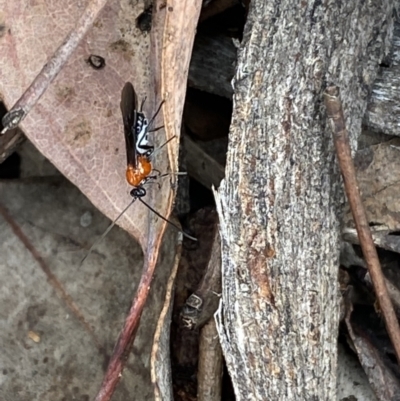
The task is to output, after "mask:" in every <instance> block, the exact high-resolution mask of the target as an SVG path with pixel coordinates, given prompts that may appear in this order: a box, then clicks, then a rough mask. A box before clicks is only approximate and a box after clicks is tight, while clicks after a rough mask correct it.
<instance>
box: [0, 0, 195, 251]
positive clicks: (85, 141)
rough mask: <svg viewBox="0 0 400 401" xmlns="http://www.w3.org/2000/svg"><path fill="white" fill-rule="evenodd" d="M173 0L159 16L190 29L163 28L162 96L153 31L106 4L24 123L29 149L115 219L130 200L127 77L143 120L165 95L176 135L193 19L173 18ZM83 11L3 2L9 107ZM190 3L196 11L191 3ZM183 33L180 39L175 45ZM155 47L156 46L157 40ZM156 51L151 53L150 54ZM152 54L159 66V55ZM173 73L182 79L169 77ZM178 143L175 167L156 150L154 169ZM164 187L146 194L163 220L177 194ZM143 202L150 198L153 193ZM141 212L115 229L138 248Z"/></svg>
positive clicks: (133, 12)
mask: <svg viewBox="0 0 400 401" xmlns="http://www.w3.org/2000/svg"><path fill="white" fill-rule="evenodd" d="M172 3H173V2H172ZM177 3H179V4H178V5H176V4H171V5H170V4H167V5H166V4H165V2H164V4H163V5H162V4H161V5H158V10H159V11H160V14H162V13H164V14H165V13H167V18H166V19H167V20H168V21H169V22H171V21H173V22H174V21H175V22H178V23H182V21H186V25H184V26H183V29H181V28H179V29H178V28H176V27H173V26H172V28H171V29H172V31H173V32H175V34H174V35H173V34H172V33H171V32H172V31H171V29H170V30H168V31H167V32H168V35H167V39H168V45H167V46H163V45H161V46H160V47H159V49H158V50H159V51H161V49H164V50H165V51H166V53H168V54H169V56H167V57H166V58H164V60H165V62H166V63H167V64H168V73H167V74H166V77H164V78H163V79H162V83H163V90H162V92H161V94H160V95H159V97H158V99H157V100H156V99H155V97H156V96H155V92H156V90H155V89H156V88H154V86H155V82H157V81H158V82H160V80H159V79H156V80H155V82H154V80H153V78H152V73H151V70H152V67H151V65H150V48H151V46H150V35H148V34H147V33H143V32H142V31H140V30H139V29H138V28H137V27H136V18H137V17H138V16H139V15H140V14H141V13H142V12H143V9H144V4H143V3H142V2H132V1H129V0H122V1H116V0H111V1H110V2H109V3H108V4H107V6H106V7H105V8H104V9H103V11H102V12H101V13H100V16H99V17H98V19H97V21H96V23H95V24H94V26H93V27H92V29H91V31H90V32H89V33H88V35H87V36H86V38H85V39H84V40H83V42H82V43H81V44H80V46H79V47H78V49H77V50H76V51H75V52H74V54H73V56H72V58H71V59H70V60H69V62H68V63H67V65H66V66H65V68H64V69H63V70H62V71H61V73H60V74H59V76H58V77H57V78H56V79H55V81H54V82H53V84H52V85H51V86H50V87H49V89H48V90H47V92H46V93H45V94H44V96H43V97H42V98H41V100H40V101H39V103H38V104H37V105H36V106H35V107H34V109H33V110H32V111H31V113H30V114H29V115H28V117H27V118H26V119H25V120H24V121H23V123H22V124H21V127H22V128H23V130H24V131H25V133H26V135H27V136H28V137H29V139H30V140H31V141H32V142H33V143H34V144H35V146H36V147H37V148H38V149H39V150H40V151H41V152H42V153H43V154H44V155H45V156H46V157H47V158H48V159H49V160H50V161H51V162H52V163H53V164H54V165H55V166H56V167H57V168H58V169H59V170H60V171H61V172H62V173H63V174H64V175H65V176H66V177H67V178H68V179H69V180H71V181H72V182H73V183H74V184H75V185H77V186H78V187H79V188H80V189H81V191H82V192H83V193H84V194H86V195H87V196H88V197H89V199H90V200H91V201H92V202H93V204H94V205H95V206H96V207H97V208H98V209H100V210H101V211H102V212H103V213H104V214H106V215H107V216H108V217H110V218H111V219H114V218H115V217H116V216H117V215H118V214H119V213H120V211H121V210H123V208H124V207H126V206H127V204H128V203H129V202H130V200H131V197H130V195H129V192H130V189H131V188H130V187H129V185H128V184H127V183H126V181H125V174H124V171H125V167H126V166H125V165H126V156H125V148H124V138H123V128H122V119H121V113H120V109H119V103H120V94H121V90H122V87H123V85H124V83H125V82H126V81H131V82H132V83H133V85H134V86H135V89H136V91H137V92H138V95H139V97H141V98H143V97H144V96H147V97H148V100H147V101H146V104H145V111H146V112H147V115H151V113H152V112H153V110H155V105H156V103H157V102H159V101H161V99H162V98H164V99H165V100H166V104H165V106H164V108H166V109H167V113H166V125H167V126H168V130H169V131H170V132H173V134H175V135H178V136H179V131H180V130H179V128H180V120H181V115H182V107H183V100H184V94H185V90H186V79H187V78H186V74H187V70H188V60H189V58H190V54H191V45H190V44H191V42H193V37H194V32H195V29H196V22H197V19H196V17H193V18H190V17H187V16H186V15H185V16H183V15H182V14H179V13H182V12H184V13H186V12H189V11H188V10H187V9H185V8H183V9H180V8H179V7H182V4H181V3H180V2H177ZM85 5H86V4H85V3H84V2H71V1H70V2H50V1H45V2H40V3H36V4H35V5H28V4H27V3H26V2H24V1H21V0H20V1H17V2H12V3H10V2H6V1H4V0H1V10H3V11H2V13H1V14H0V23H1V24H2V25H3V26H4V29H3V30H2V32H3V36H2V37H1V39H0V51H1V54H2V57H1V61H0V76H1V78H2V79H1V80H0V81H1V82H0V85H1V86H0V91H1V95H2V98H3V100H4V103H5V104H6V106H7V107H8V108H10V107H11V106H12V105H13V104H14V102H15V101H16V100H17V99H18V98H19V97H20V95H21V94H22V93H23V91H24V90H25V89H26V88H27V87H28V86H29V84H30V83H31V81H32V80H33V78H34V77H35V76H36V74H37V73H38V72H39V71H40V70H41V68H42V66H43V64H44V63H46V61H47V60H48V58H49V57H50V56H51V55H52V54H53V52H54V50H55V49H56V48H57V47H58V46H59V44H60V43H61V42H62V40H63V39H64V37H65V36H66V35H67V33H68V32H69V31H70V30H71V29H72V28H73V27H74V24H75V22H76V20H77V18H78V16H79V15H80V14H81V13H82V11H83V9H84V7H85ZM190 7H191V8H192V9H193V10H194V11H195V12H197V11H198V10H197V9H196V8H195V7H194V6H193V5H191V6H190ZM197 16H198V12H197ZM164 18H165V17H164ZM189 24H191V25H189ZM153 27H154V22H153ZM156 31H157V34H158V35H163V34H164V25H163V24H160V26H159V27H157V30H156ZM182 34H183V35H184V37H185V40H181V36H180V35H182ZM160 37H161V36H160ZM159 41H160V43H162V41H161V39H160V40H159ZM177 46H178V47H177ZM176 48H178V50H179V51H178V52H177V51H176ZM154 50H157V49H154V48H153V49H152V50H151V51H154ZM91 54H96V55H99V56H102V57H104V59H105V62H106V66H105V68H103V69H101V70H95V69H93V68H92V67H90V66H89V65H88V63H87V62H86V60H87V59H88V57H89V56H90V55H91ZM177 56H178V57H177ZM152 57H153V56H152ZM154 57H155V61H157V60H159V59H160V57H161V56H160V55H156V56H154ZM171 60H174V61H173V62H172V61H171ZM152 62H153V60H152ZM172 64H173V65H172ZM177 71H179V72H180V74H178V75H177V76H176V77H175V74H176V72H177ZM156 72H157V73H160V71H156ZM171 73H172V75H173V77H174V81H173V85H172V87H171V84H170V83H169V80H171V77H170V76H169V74H171ZM154 135H155V139H154V141H155V143H156V144H161V143H163V142H165V140H166V139H165V134H164V132H160V131H159V132H157V133H156V134H154ZM178 145H179V141H178V140H177V141H172V142H171V143H170V150H169V152H170V155H171V162H172V164H173V165H172V166H170V163H169V161H168V159H167V154H168V152H167V151H162V152H160V153H159V154H158V155H157V156H156V160H155V163H154V165H155V166H154V167H155V168H157V169H159V170H160V171H162V172H166V171H176V169H177V167H176V165H177V148H178ZM161 185H162V190H161V191H152V188H151V189H149V192H150V193H151V192H156V193H157V196H156V198H157V199H156V200H154V201H153V202H152V203H153V205H154V207H155V208H156V209H157V210H158V211H160V213H162V214H167V211H168V210H169V209H170V207H171V205H172V199H173V196H172V195H170V196H168V194H171V190H170V184H169V180H168V179H164V180H163V181H162V182H161ZM153 187H157V185H153ZM168 198H169V199H168ZM147 199H151V194H150V196H148V197H147ZM167 200H168V201H167ZM147 216H148V210H147V209H146V208H145V207H144V206H143V205H141V204H139V202H136V204H134V205H133V206H132V207H131V208H130V210H128V212H126V213H125V215H124V217H123V218H121V220H120V221H119V223H118V224H119V225H121V226H122V227H123V228H125V229H126V230H128V231H129V232H130V233H131V234H132V235H133V236H134V237H135V238H137V239H138V241H139V242H140V244H141V246H142V248H144V249H146V248H147V233H148V227H149V219H148V218H147ZM151 220H153V217H152V218H151Z"/></svg>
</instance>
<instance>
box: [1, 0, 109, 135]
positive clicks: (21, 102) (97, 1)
mask: <svg viewBox="0 0 400 401" xmlns="http://www.w3.org/2000/svg"><path fill="white" fill-rule="evenodd" d="M106 3H107V0H91V1H89V3H88V5H87V7H86V9H85V11H84V12H83V14H82V16H81V17H80V18H79V20H78V22H77V24H76V26H75V28H74V29H73V30H72V31H71V32H70V33H69V34H68V36H67V37H66V38H65V40H64V41H63V43H62V44H61V45H60V47H59V48H58V49H57V50H56V51H55V53H54V54H53V56H52V57H51V58H50V60H48V61H47V63H46V64H45V65H44V67H43V68H42V70H41V71H40V73H39V74H38V75H37V76H36V78H35V79H34V81H33V82H32V83H31V85H30V86H29V88H28V89H27V90H26V91H25V92H24V93H23V95H22V96H21V97H20V98H19V99H18V101H17V102H16V103H15V104H14V106H13V107H12V108H11V110H10V111H9V112H8V113H7V114H6V115H5V116H4V117H3V119H2V123H3V127H4V128H3V130H2V131H1V134H4V133H5V132H6V131H8V130H9V129H12V128H15V127H16V126H17V125H18V124H19V123H20V122H21V121H22V120H23V119H24V118H25V117H26V116H27V115H28V113H29V112H30V110H31V109H32V107H33V106H35V104H36V103H37V102H38V100H39V99H40V98H41V96H42V95H43V94H44V92H45V91H46V90H47V88H48V87H49V85H50V83H51V82H52V81H53V80H54V78H55V77H56V76H57V75H58V73H59V72H60V71H61V69H62V68H63V66H64V65H65V63H66V62H67V60H68V59H69V57H70V56H71V54H72V53H73V52H74V50H75V49H76V48H77V47H78V45H79V43H80V41H81V40H82V39H83V37H84V36H85V35H86V33H87V31H88V30H89V28H90V27H91V26H92V25H93V23H94V21H95V19H96V18H97V15H98V14H99V12H100V11H101V10H102V9H103V7H104V6H105V5H106Z"/></svg>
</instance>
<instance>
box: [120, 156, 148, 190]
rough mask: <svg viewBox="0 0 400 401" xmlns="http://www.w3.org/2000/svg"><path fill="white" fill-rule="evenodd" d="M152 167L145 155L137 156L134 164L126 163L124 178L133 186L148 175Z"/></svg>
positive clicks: (140, 182)
mask: <svg viewBox="0 0 400 401" xmlns="http://www.w3.org/2000/svg"><path fill="white" fill-rule="evenodd" d="M152 169H153V167H152V165H151V162H150V161H149V159H148V158H147V157H145V156H138V158H137V162H136V166H132V165H131V164H128V167H127V169H126V180H127V181H128V183H129V184H130V185H132V186H133V187H137V186H139V185H141V184H142V183H143V181H144V180H146V178H147V177H148V176H149V174H150V173H151V171H152Z"/></svg>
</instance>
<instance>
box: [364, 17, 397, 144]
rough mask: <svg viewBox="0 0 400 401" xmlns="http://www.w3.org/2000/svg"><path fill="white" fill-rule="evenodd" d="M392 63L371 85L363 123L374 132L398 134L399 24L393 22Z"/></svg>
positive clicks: (382, 69)
mask: <svg viewBox="0 0 400 401" xmlns="http://www.w3.org/2000/svg"><path fill="white" fill-rule="evenodd" d="M391 59H392V65H391V66H389V67H382V68H381V69H380V72H379V75H378V77H377V79H376V81H375V83H374V85H373V88H372V93H371V98H370V100H369V102H368V108H367V111H366V113H365V117H364V124H365V125H366V126H367V127H368V128H369V129H370V130H373V131H375V132H383V133H385V134H387V135H396V136H400V63H399V60H400V24H399V23H396V24H395V30H394V36H393V49H392V57H391Z"/></svg>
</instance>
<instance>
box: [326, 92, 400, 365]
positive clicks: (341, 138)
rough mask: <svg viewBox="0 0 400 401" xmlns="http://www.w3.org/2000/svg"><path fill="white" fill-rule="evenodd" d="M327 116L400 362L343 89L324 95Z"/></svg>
mask: <svg viewBox="0 0 400 401" xmlns="http://www.w3.org/2000/svg"><path fill="white" fill-rule="evenodd" d="M324 98H325V107H326V113H327V116H328V118H329V120H330V123H331V127H332V131H333V141H334V143H335V147H336V153H337V158H338V160H339V165H340V169H341V172H342V175H343V181H344V186H345V190H346V194H347V199H348V201H349V204H350V208H351V211H352V214H353V219H354V222H355V225H356V229H357V233H358V238H359V240H360V245H361V248H362V251H363V254H364V258H365V261H366V263H367V267H368V271H369V274H370V276H371V280H372V283H373V285H374V288H375V293H376V297H377V299H378V302H379V305H380V308H381V311H382V315H383V318H384V320H385V323H386V328H387V331H388V333H389V336H390V339H391V340H392V343H393V347H394V349H395V352H396V356H397V360H398V361H399V362H400V327H399V322H398V321H397V317H396V314H395V312H394V309H393V305H392V302H391V300H390V297H389V294H388V291H387V288H386V284H385V278H384V276H383V274H382V269H381V266H380V263H379V259H378V254H377V252H376V248H375V245H374V242H373V240H372V235H371V230H370V228H369V225H368V221H367V217H366V214H365V210H364V207H363V204H362V201H361V196H360V192H359V190H358V184H357V179H356V173H355V168H354V164H353V160H352V158H351V150H350V144H349V137H348V134H347V130H346V125H345V120H344V116H343V109H342V104H341V101H340V99H339V89H338V88H337V87H336V86H330V87H328V88H327V89H326V91H325V93H324Z"/></svg>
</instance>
